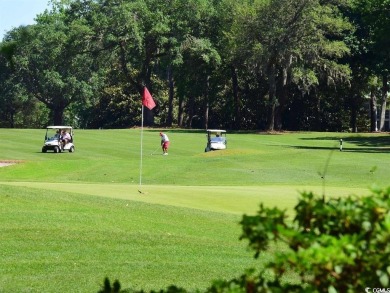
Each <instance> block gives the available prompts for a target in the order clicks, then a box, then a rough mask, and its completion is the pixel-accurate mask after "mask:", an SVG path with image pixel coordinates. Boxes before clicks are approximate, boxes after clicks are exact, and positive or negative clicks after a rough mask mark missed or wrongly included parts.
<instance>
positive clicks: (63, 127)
mask: <svg viewBox="0 0 390 293" xmlns="http://www.w3.org/2000/svg"><path fill="white" fill-rule="evenodd" d="M46 128H47V129H72V128H73V127H72V126H62V125H58V126H47V127H46Z"/></svg>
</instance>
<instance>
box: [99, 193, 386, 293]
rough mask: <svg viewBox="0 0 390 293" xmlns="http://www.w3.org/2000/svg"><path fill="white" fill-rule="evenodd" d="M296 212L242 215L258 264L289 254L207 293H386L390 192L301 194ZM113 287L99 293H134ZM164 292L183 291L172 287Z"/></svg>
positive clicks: (265, 210)
mask: <svg viewBox="0 0 390 293" xmlns="http://www.w3.org/2000/svg"><path fill="white" fill-rule="evenodd" d="M295 212H296V217H295V219H294V220H293V221H291V220H289V219H288V217H287V215H286V211H283V210H279V209H277V208H266V207H264V206H263V205H260V210H259V211H258V212H257V214H256V215H254V216H248V215H244V216H243V219H242V221H241V223H240V224H241V225H242V228H243V234H242V236H241V239H245V240H248V241H249V246H250V248H251V249H253V250H254V251H255V257H256V258H259V257H261V253H262V252H264V251H266V250H267V249H269V248H270V246H271V245H274V244H276V243H285V244H286V247H287V248H286V249H285V250H283V251H278V252H276V253H275V255H274V259H273V260H272V261H270V262H269V263H267V264H266V267H265V269H263V270H262V271H261V272H256V271H255V270H254V269H251V270H248V271H247V272H245V273H244V274H243V275H242V276H241V277H239V278H237V279H233V280H229V281H223V280H221V281H217V282H214V284H212V286H211V287H210V288H209V289H208V290H207V292H373V289H374V288H376V289H378V288H381V289H382V290H385V291H384V292H387V291H386V290H387V288H388V287H390V281H389V280H390V262H389V260H390V188H387V189H383V190H382V189H373V190H372V194H371V195H369V196H364V197H363V196H362V197H357V196H349V197H346V198H338V199H333V198H330V199H326V198H324V197H317V196H315V195H314V194H313V193H302V194H301V197H300V199H299V201H298V204H297V206H296V207H295ZM291 272H294V273H295V274H297V276H298V277H297V280H296V282H294V284H291V283H287V282H284V281H283V280H285V276H286V274H287V273H290V274H291ZM270 273H271V276H272V277H269V275H270ZM265 276H267V277H265ZM115 284H116V285H115V286H113V287H111V286H110V283H109V280H107V279H106V282H105V286H104V287H103V290H102V291H100V292H135V291H132V290H125V291H120V284H119V282H116V283H115ZM114 287H115V289H114ZM365 290H366V291H365ZM379 290H380V289H379ZM160 292H185V290H184V289H182V288H178V287H175V286H172V287H169V288H168V289H166V290H161V291H160ZM378 292H379V291H378Z"/></svg>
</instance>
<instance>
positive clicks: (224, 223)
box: [0, 129, 390, 292]
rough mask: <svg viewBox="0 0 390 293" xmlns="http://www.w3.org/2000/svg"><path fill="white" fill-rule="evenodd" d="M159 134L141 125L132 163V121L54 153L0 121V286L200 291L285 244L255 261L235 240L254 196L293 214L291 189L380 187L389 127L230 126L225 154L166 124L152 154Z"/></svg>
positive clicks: (37, 134) (197, 134) (201, 137)
mask: <svg viewBox="0 0 390 293" xmlns="http://www.w3.org/2000/svg"><path fill="white" fill-rule="evenodd" d="M158 133H159V130H145V132H144V145H143V158H142V169H140V166H141V165H140V130H139V129H131V130H76V131H75V145H76V152H75V153H67V152H66V153H60V154H54V153H46V154H43V153H41V151H40V150H41V147H42V143H43V136H44V130H20V129H16V130H14V129H0V136H1V137H2V139H1V140H0V148H1V149H2V152H1V153H0V161H12V160H16V161H18V162H20V163H18V164H16V165H13V166H8V167H5V168H0V208H1V211H2V213H1V214H0V220H1V223H0V233H1V235H2V247H1V252H0V253H1V256H2V257H1V258H0V292H56V291H62V292H96V291H97V290H98V288H100V286H101V285H102V282H103V280H104V278H105V277H106V276H107V277H109V278H110V279H111V280H114V279H119V280H120V281H121V284H122V287H124V288H127V287H132V288H138V289H141V288H143V289H146V290H151V289H155V290H158V289H161V288H165V287H167V286H168V285H171V284H176V285H178V286H182V287H185V288H186V289H188V290H192V291H194V290H195V289H204V288H206V287H207V286H209V285H210V284H211V281H212V280H213V279H216V278H225V279H228V278H233V277H237V276H239V275H240V274H242V273H243V272H244V270H245V268H247V267H249V266H255V267H257V268H260V267H262V265H263V264H264V263H265V262H267V261H268V260H270V259H271V258H272V256H273V253H274V252H275V251H280V250H281V249H283V248H282V247H280V246H276V247H271V251H270V252H269V253H267V254H264V255H262V256H261V258H259V259H258V260H253V258H252V256H253V254H252V252H250V251H248V250H247V248H246V243H245V242H243V241H239V240H238V239H239V236H240V226H239V224H238V223H239V221H240V219H241V215H242V214H244V213H247V214H253V213H255V212H256V210H257V209H258V206H259V204H260V203H264V205H266V206H278V207H279V208H282V209H286V210H287V212H288V215H289V218H290V219H293V217H294V206H295V204H296V202H297V197H298V195H299V192H301V191H314V192H316V193H317V194H320V195H322V194H324V195H326V196H335V197H338V196H345V195H350V194H357V195H361V194H365V193H366V192H365V190H367V189H368V188H369V187H370V186H371V185H372V184H378V185H383V186H386V185H388V183H389V182H388V175H389V174H390V165H389V164H388V155H389V145H390V141H389V140H390V138H389V136H388V135H378V134H358V135H357V134H343V133H288V134H256V133H228V149H227V150H225V151H216V152H208V153H205V152H204V148H205V144H206V140H205V133H203V132H202V131H185V130H176V131H175V130H167V133H168V135H169V136H170V139H171V141H172V143H171V148H170V150H169V156H161V155H158V154H159V143H160V139H159V136H158ZM340 138H343V140H344V150H343V151H342V152H340V151H339V150H338V142H339V139H340ZM156 149H157V150H158V151H157V152H155V153H156V154H155V155H152V153H153V152H154V151H155V150H156ZM140 179H142V184H140V183H141V182H140ZM293 280H294V275H293V274H291V280H287V281H293ZM15 286H16V287H15Z"/></svg>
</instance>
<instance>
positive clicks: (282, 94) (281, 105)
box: [274, 68, 288, 130]
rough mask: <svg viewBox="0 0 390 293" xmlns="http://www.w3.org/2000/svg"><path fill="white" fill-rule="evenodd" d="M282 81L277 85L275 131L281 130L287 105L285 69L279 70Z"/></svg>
mask: <svg viewBox="0 0 390 293" xmlns="http://www.w3.org/2000/svg"><path fill="white" fill-rule="evenodd" d="M281 73H282V80H281V82H280V83H279V90H278V91H277V93H278V94H277V95H278V98H279V99H278V105H277V106H276V109H275V122H274V124H275V128H276V129H277V130H281V129H282V127H283V114H284V111H285V109H286V103H287V97H288V93H287V68H283V69H282V70H281Z"/></svg>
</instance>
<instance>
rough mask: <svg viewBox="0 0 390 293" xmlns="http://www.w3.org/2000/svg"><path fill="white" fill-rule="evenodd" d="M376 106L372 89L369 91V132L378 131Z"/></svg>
mask: <svg viewBox="0 0 390 293" xmlns="http://www.w3.org/2000/svg"><path fill="white" fill-rule="evenodd" d="M377 111H378V110H377V105H376V95H375V89H374V88H373V87H372V88H371V91H370V129H371V132H375V131H378V122H377Z"/></svg>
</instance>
